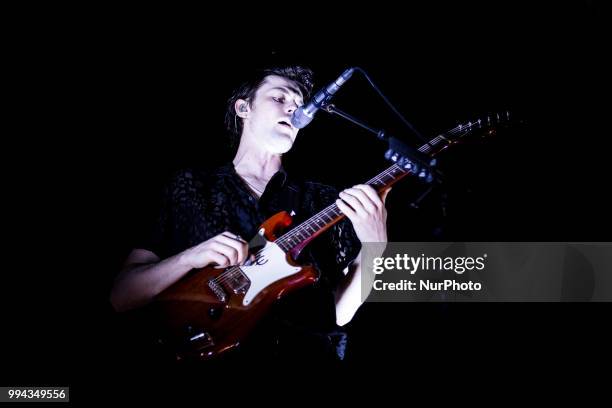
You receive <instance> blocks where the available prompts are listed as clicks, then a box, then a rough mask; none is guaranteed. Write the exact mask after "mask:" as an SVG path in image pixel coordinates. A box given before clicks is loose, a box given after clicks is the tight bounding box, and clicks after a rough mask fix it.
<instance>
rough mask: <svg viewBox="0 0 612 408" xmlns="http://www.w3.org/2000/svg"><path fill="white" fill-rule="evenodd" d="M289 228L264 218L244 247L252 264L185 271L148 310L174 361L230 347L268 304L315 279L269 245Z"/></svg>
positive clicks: (284, 219) (282, 217)
mask: <svg viewBox="0 0 612 408" xmlns="http://www.w3.org/2000/svg"><path fill="white" fill-rule="evenodd" d="M290 224H291V217H290V216H289V214H287V213H286V212H281V213H278V214H276V215H275V216H273V217H271V218H270V219H268V220H267V221H266V222H265V223H264V224H263V225H262V226H261V228H260V230H259V234H258V235H257V236H256V237H254V238H253V239H252V240H251V242H250V244H249V252H250V253H257V255H256V259H255V261H253V262H252V263H250V264H248V265H244V266H240V267H231V268H225V269H218V268H214V267H206V268H203V269H199V270H194V271H191V272H190V273H189V274H188V275H186V276H185V277H184V278H183V279H181V280H179V281H178V282H176V283H175V284H174V285H172V286H170V287H169V288H167V289H166V290H165V291H163V292H162V293H160V294H159V295H158V296H157V297H156V298H155V299H154V301H153V303H152V304H151V305H150V306H149V308H148V309H149V310H148V311H149V318H150V319H151V321H152V322H153V324H154V327H155V333H156V337H157V339H158V342H159V343H161V344H163V345H165V346H168V347H169V348H170V349H171V350H173V351H174V353H175V354H176V357H177V359H191V358H197V359H209V358H212V357H214V356H216V355H218V354H220V353H223V352H225V351H227V350H230V349H232V348H234V347H236V346H238V344H239V343H240V342H241V341H242V340H243V339H244V338H245V337H247V336H248V334H249V333H250V332H251V331H252V330H253V328H254V327H255V326H256V324H257V323H258V322H259V321H260V320H261V319H262V318H263V317H264V316H265V314H266V313H267V312H268V310H269V309H270V307H271V306H272V304H273V303H274V301H276V300H277V299H279V298H281V297H283V296H284V295H285V294H287V293H289V292H292V291H294V290H296V289H298V288H301V287H304V286H306V285H309V284H311V283H313V282H315V281H316V280H317V277H318V273H317V271H316V270H315V269H314V267H311V266H300V265H298V264H296V263H295V261H294V260H293V258H292V256H291V254H290V253H285V252H284V251H283V250H282V249H281V248H280V247H279V246H278V245H277V244H275V243H274V242H273V241H274V240H275V239H276V235H277V234H278V233H279V232H280V231H281V230H282V229H283V228H284V227H287V226H288V225H290Z"/></svg>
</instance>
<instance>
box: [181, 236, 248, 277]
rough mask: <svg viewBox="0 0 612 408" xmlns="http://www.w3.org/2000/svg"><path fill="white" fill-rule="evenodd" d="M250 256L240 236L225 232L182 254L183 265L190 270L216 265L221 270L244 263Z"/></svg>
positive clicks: (245, 243) (246, 245)
mask: <svg viewBox="0 0 612 408" xmlns="http://www.w3.org/2000/svg"><path fill="white" fill-rule="evenodd" d="M248 254H249V246H248V244H247V242H246V241H245V240H243V239H242V238H241V237H240V236H239V235H236V234H233V233H231V232H229V231H225V232H223V233H221V234H219V235H216V236H214V237H212V238H211V239H209V240H208V241H204V242H202V243H201V244H199V245H196V246H194V247H192V248H189V249H187V250H186V251H184V252H183V253H182V254H181V261H180V262H181V263H184V264H185V265H188V266H189V267H190V268H192V269H193V268H203V267H205V266H209V265H211V264H216V266H218V267H219V268H226V267H228V266H232V265H239V264H242V263H244V261H245V260H246V258H247V256H248Z"/></svg>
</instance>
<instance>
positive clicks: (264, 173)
mask: <svg viewBox="0 0 612 408" xmlns="http://www.w3.org/2000/svg"><path fill="white" fill-rule="evenodd" d="M232 162H233V164H234V168H235V169H236V173H238V174H239V175H241V176H242V177H246V178H250V179H256V180H261V181H265V182H266V183H267V182H268V181H270V179H271V178H272V176H274V174H276V173H277V172H278V171H279V170H280V168H281V155H279V154H270V153H269V152H264V151H262V150H260V149H257V148H253V147H252V146H251V148H249V149H246V148H244V147H243V146H242V145H241V146H240V147H239V148H238V152H237V153H236V157H234V160H233V161H232Z"/></svg>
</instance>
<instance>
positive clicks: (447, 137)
mask: <svg viewBox="0 0 612 408" xmlns="http://www.w3.org/2000/svg"><path fill="white" fill-rule="evenodd" d="M497 119H498V120H499V115H498V118H497ZM487 124H488V125H491V118H487ZM481 127H482V122H481V121H480V120H478V121H476V122H468V123H467V124H464V125H458V126H457V127H455V128H453V129H451V130H449V131H448V132H446V133H444V134H443V135H439V136H437V137H435V138H433V139H432V140H430V141H429V142H427V143H425V144H424V145H422V146H421V147H419V149H418V151H419V152H421V153H423V154H425V155H427V156H430V157H431V156H434V155H436V154H437V153H439V152H440V151H442V150H444V149H445V148H447V147H448V146H449V145H450V144H452V143H454V142H455V141H456V140H457V139H459V138H461V137H462V136H464V135H466V134H468V133H470V132H471V131H472V130H474V129H480V128H481ZM411 173H412V171H411V170H406V169H403V168H402V167H400V166H398V165H397V164H393V165H392V166H391V167H389V168H387V169H386V170H385V171H383V172H382V173H380V174H378V175H377V176H376V177H374V178H372V179H370V180H369V181H367V182H366V183H365V184H367V185H370V186H372V187H373V188H374V190H376V191H377V192H378V193H380V192H382V191H384V190H385V189H387V188H389V187H390V186H392V185H393V184H395V183H397V182H398V181H399V180H401V179H402V178H404V177H406V176H407V175H409V174H411ZM344 217H345V215H344V214H343V213H342V211H340V209H339V208H338V206H337V205H336V204H335V203H334V204H331V205H329V206H328V207H326V208H324V209H323V210H321V211H319V212H318V213H317V214H315V215H313V216H312V217H310V218H309V219H307V220H306V221H304V222H302V223H301V224H300V225H298V226H297V227H295V228H293V229H292V230H291V231H289V232H287V233H286V234H284V235H282V236H281V237H279V238H278V239H277V240H276V241H275V242H276V243H277V244H278V245H279V246H280V247H281V248H282V249H283V250H284V251H285V252H289V251H296V249H297V252H296V253H299V251H300V250H301V248H303V247H304V246H305V245H306V244H307V243H308V242H310V241H311V240H312V239H314V238H315V237H316V236H318V235H320V234H321V233H323V232H324V231H325V230H327V229H328V228H330V227H331V226H333V225H334V224H335V223H337V222H338V221H340V220H342V219H343V218H344Z"/></svg>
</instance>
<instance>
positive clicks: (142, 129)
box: [0, 1, 612, 402]
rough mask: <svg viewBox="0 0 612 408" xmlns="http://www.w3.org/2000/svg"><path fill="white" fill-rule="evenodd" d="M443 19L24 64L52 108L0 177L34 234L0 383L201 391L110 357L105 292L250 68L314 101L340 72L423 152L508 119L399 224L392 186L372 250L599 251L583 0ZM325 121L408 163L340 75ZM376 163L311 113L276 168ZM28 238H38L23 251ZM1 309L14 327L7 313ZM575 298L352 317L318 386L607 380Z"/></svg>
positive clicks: (589, 323) (264, 32) (595, 49)
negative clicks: (37, 69) (38, 67)
mask: <svg viewBox="0 0 612 408" xmlns="http://www.w3.org/2000/svg"><path fill="white" fill-rule="evenodd" d="M551 7H552V6H551ZM457 8H458V6H454V7H451V8H449V9H448V13H445V15H444V17H440V16H439V15H438V14H437V13H436V12H435V11H434V10H427V11H426V12H425V13H424V14H425V15H427V19H421V18H419V17H417V16H418V13H414V14H411V15H410V17H405V18H402V17H401V16H402V14H401V13H400V12H399V11H398V10H394V9H389V10H385V11H380V12H374V13H373V14H371V15H368V16H367V17H370V20H367V19H366V15H367V13H364V15H363V16H361V17H362V18H361V19H351V18H348V17H347V18H343V19H342V21H343V23H337V24H333V27H332V28H330V29H329V31H328V32H327V33H326V32H325V30H321V31H320V32H318V33H317V35H311V36H308V35H307V33H308V30H312V29H313V27H312V25H307V27H308V30H306V31H304V34H297V35H296V34H294V33H293V32H291V30H288V29H286V26H285V25H283V24H286V23H283V24H280V25H274V24H272V25H265V26H260V25H258V24H252V25H249V26H245V28H244V31H240V32H238V33H236V32H234V33H233V34H237V35H236V37H237V38H234V36H233V35H232V36H231V37H230V35H229V34H227V35H226V32H225V31H224V30H222V29H212V28H210V29H202V30H200V29H199V28H198V27H200V26H198V25H197V24H195V23H192V22H190V23H189V24H184V25H183V24H179V23H178V22H176V21H175V22H174V23H172V25H163V27H156V24H153V22H152V21H148V20H146V19H144V20H138V21H139V23H138V24H137V23H136V22H135V21H134V20H130V19H129V18H126V19H125V21H121V22H120V23H117V24H116V25H112V27H109V26H107V25H105V24H102V25H101V27H105V29H101V30H95V32H94V33H90V35H88V36H87V40H84V39H78V38H76V37H78V35H77V34H76V33H74V32H72V33H70V32H66V33H64V34H61V35H58V38H59V40H58V42H57V43H59V44H62V45H61V46H59V49H55V50H54V51H53V50H52V46H53V44H55V42H53V41H50V40H49V44H46V42H45V41H46V40H45V39H41V40H40V44H43V45H40V52H41V53H42V54H45V55H46V56H47V57H48V58H51V59H53V60H54V61H56V63H55V64H52V67H50V68H49V69H53V70H55V71H57V72H56V73H57V74H58V75H57V76H55V75H48V76H46V77H47V78H48V81H49V82H53V83H49V84H48V85H47V86H48V88H47V89H48V90H49V92H47V93H45V95H46V96H45V98H44V100H45V101H48V102H49V104H50V105H53V99H54V98H53V97H51V96H49V95H50V94H56V95H57V93H58V92H60V91H61V90H64V92H60V93H59V94H60V95H63V98H64V99H67V100H69V101H67V102H69V103H67V104H66V106H70V108H62V107H61V106H63V103H62V104H57V105H56V106H55V109H58V112H57V115H54V119H53V121H52V122H51V123H52V124H53V128H54V129H55V130H54V131H53V132H52V134H53V136H52V137H51V136H49V137H43V138H41V140H40V141H37V142H36V143H35V145H36V146H37V148H36V149H35V151H29V153H28V157H29V159H30V160H32V163H33V166H26V168H25V169H23V170H21V169H20V170H15V169H13V172H15V171H17V172H19V173H21V175H22V176H23V177H25V178H26V179H27V180H28V183H27V185H28V186H30V187H31V186H34V187H35V188H36V193H33V192H32V191H31V189H30V188H29V187H28V188H24V187H23V185H24V184H22V183H21V182H20V183H17V184H18V185H19V186H20V187H19V190H16V191H18V192H19V194H22V193H23V196H24V197H27V199H26V201H27V203H28V204H25V205H22V204H20V203H19V202H17V204H16V207H20V208H19V209H21V210H26V212H29V213H32V212H35V213H36V214H37V218H38V216H40V218H42V222H41V223H38V222H36V226H37V229H33V227H30V226H28V227H26V226H24V225H19V224H20V222H19V220H9V222H10V223H12V222H16V221H17V224H18V225H16V227H17V228H16V230H17V231H20V232H18V233H16V234H17V235H16V239H15V242H23V243H24V244H23V245H22V246H21V250H18V251H17V252H14V253H13V255H11V256H9V257H11V258H14V259H19V260H20V261H19V264H20V268H19V269H15V268H7V270H6V272H5V274H8V275H12V276H10V277H9V283H10V284H9V285H6V286H5V287H6V288H8V291H9V292H13V293H10V294H11V295H12V296H9V297H5V299H4V300H3V301H5V302H6V303H5V304H3V312H2V313H3V316H5V317H3V320H4V321H5V322H6V323H5V324H7V325H8V327H12V329H10V330H7V331H5V335H4V336H3V341H2V342H3V346H2V349H3V350H2V372H3V374H2V382H1V383H0V384H7V385H8V384H15V385H17V384H26V385H27V384H31V385H34V384H57V385H64V384H66V385H69V386H70V387H71V398H72V399H73V401H81V402H82V401H91V399H93V398H98V394H97V393H98V391H97V389H98V388H97V386H96V385H95V384H103V383H105V384H106V387H107V389H109V388H113V387H117V388H118V389H119V391H117V392H118V393H120V394H129V393H130V391H129V390H130V389H131V388H130V387H131V385H130V384H131V383H132V382H134V383H135V384H136V383H137V384H138V386H137V388H138V389H144V388H146V387H149V384H150V383H149V380H150V381H153V383H155V384H160V383H163V381H164V379H168V381H172V380H177V381H176V382H178V379H182V378H184V377H183V375H185V376H187V373H188V372H189V373H192V372H197V373H198V374H196V377H194V376H193V375H189V376H188V377H189V381H195V382H198V381H199V380H198V379H199V378H200V377H198V376H206V375H207V372H206V370H204V372H202V371H201V369H198V370H191V369H190V368H188V369H185V370H183V369H182V368H180V367H179V368H176V367H174V368H167V367H166V368H164V369H167V370H168V371H163V370H162V371H163V372H160V371H156V370H155V368H154V367H151V366H150V365H148V364H146V363H145V364H143V362H142V360H140V359H139V358H140V357H138V358H136V357H134V358H133V359H132V358H131V357H130V350H131V349H130V348H129V347H128V346H126V344H125V343H126V342H124V341H123V340H124V337H123V332H122V331H121V330H120V329H119V328H120V325H119V323H118V321H117V318H116V315H115V314H114V313H113V311H112V308H111V306H110V303H109V301H108V295H109V291H110V287H111V284H112V280H113V278H114V276H115V274H116V273H117V272H118V270H119V268H120V267H121V262H122V261H123V259H124V258H125V256H126V255H127V254H128V253H129V250H130V249H131V247H132V246H131V244H132V242H133V241H134V239H135V236H136V234H138V231H139V230H140V228H142V227H143V223H144V220H145V219H146V218H147V216H148V215H150V213H151V212H152V211H153V209H154V208H155V207H154V203H155V199H156V197H157V196H158V193H159V191H160V189H161V188H162V186H163V185H164V183H165V181H166V180H167V179H168V177H170V176H171V175H172V174H173V172H175V171H176V170H178V169H180V168H184V167H204V168H208V167H210V168H212V167H214V166H216V165H219V164H222V163H225V162H227V161H230V160H231V159H232V151H231V150H230V148H229V146H228V141H227V138H226V136H225V129H224V126H223V117H224V112H225V101H226V100H227V98H228V97H229V95H230V93H231V91H232V89H233V88H234V87H235V86H236V85H238V83H239V81H240V79H241V73H243V72H244V71H245V70H249V69H251V68H256V67H259V66H263V65H270V64H283V63H289V62H290V63H301V64H304V65H307V66H309V67H311V68H312V69H313V71H314V72H315V91H316V90H318V89H319V88H320V87H322V86H324V85H326V84H327V83H329V82H330V81H332V80H333V79H335V78H336V77H337V76H338V75H339V74H340V73H341V72H342V71H343V70H344V69H346V68H348V67H351V66H359V67H361V68H363V69H364V70H366V71H367V72H368V74H369V75H370V76H371V78H372V80H373V81H375V83H376V84H377V85H378V86H379V87H380V88H381V90H382V91H383V92H384V93H385V94H386V95H387V96H388V98H389V99H390V100H391V101H392V102H393V103H394V104H395V106H396V107H397V108H398V109H399V111H400V112H402V113H403V114H404V115H405V116H406V118H407V119H408V120H409V121H410V122H411V123H412V124H413V125H414V126H415V127H416V128H417V129H418V130H419V131H420V133H422V134H423V135H424V136H425V137H426V138H427V139H431V138H433V137H435V136H436V135H438V134H441V133H444V132H445V131H447V130H449V129H451V128H453V127H455V126H456V125H457V124H459V123H465V122H467V121H470V120H472V121H473V120H476V119H478V118H484V117H486V115H494V114H495V113H497V112H506V111H508V112H510V115H511V118H512V121H511V122H510V123H508V124H507V125H504V126H496V127H495V132H492V134H487V133H486V132H475V133H474V135H473V136H474V137H468V138H466V140H465V141H464V143H461V144H458V145H456V146H452V147H451V148H449V149H448V150H446V151H445V152H443V153H442V154H441V155H440V156H439V166H440V170H441V171H442V172H443V173H444V174H445V177H446V179H445V182H444V183H442V184H441V185H439V186H437V187H436V188H434V189H433V190H432V191H431V193H430V194H428V195H427V196H425V197H424V198H423V199H422V200H421V201H420V202H419V204H418V205H417V206H414V205H411V204H413V203H414V202H415V200H416V199H417V198H418V197H419V196H421V195H422V194H423V192H424V191H425V190H426V189H427V187H428V186H427V185H426V184H424V183H423V182H421V181H418V180H416V179H415V178H408V179H406V180H403V181H401V182H400V183H398V184H397V185H396V186H395V187H394V188H393V190H392V191H391V193H390V195H389V197H388V200H387V208H388V214H389V216H388V230H389V241H610V217H609V208H611V206H610V199H609V197H607V190H608V189H609V188H606V187H605V186H606V185H608V184H609V182H607V176H608V174H609V172H610V171H609V168H608V165H607V164H608V162H609V160H608V158H607V151H606V150H605V148H604V147H603V146H604V145H605V144H606V142H605V140H604V139H605V138H606V137H607V133H606V132H605V131H604V130H603V127H602V122H603V118H604V117H605V116H604V109H603V105H602V104H601V103H600V102H599V99H600V98H601V97H604V98H605V97H606V94H605V93H604V91H603V90H604V89H605V87H606V86H607V84H608V81H609V80H608V75H607V74H608V72H609V70H608V69H606V66H605V64H604V62H603V59H604V39H603V37H602V35H603V33H602V31H603V21H602V20H603V18H602V17H601V16H600V12H601V10H600V9H599V7H598V6H597V5H596V4H594V2H590V1H583V2H575V4H574V5H571V6H570V5H567V6H560V5H558V6H557V5H556V6H554V8H551V9H549V8H546V7H544V6H538V7H535V6H526V5H525V6H513V7H510V6H508V7H505V6H501V5H500V6H498V7H490V6H489V8H485V9H482V8H476V7H475V10H474V13H472V10H463V13H464V14H465V15H464V14H455V13H456V12H457V11H458V10H456V9H457ZM421 12H422V11H421ZM379 13H380V14H379ZM404 16H405V14H404ZM315 20H316V19H315ZM276 21H278V20H276ZM350 21H354V22H355V24H351V23H350ZM357 21H360V22H357ZM368 21H377V23H375V24H372V23H368ZM318 25H319V24H318V23H317V24H315V27H314V28H316V26H318ZM321 26H323V24H322V23H321ZM194 27H195V28H194ZM228 31H229V29H228ZM341 34H343V35H341ZM270 38H273V40H272V41H266V40H269V39H270ZM300 39H303V41H300ZM49 47H51V48H49ZM75 51H79V52H82V54H78V53H75ZM77 55H82V56H81V57H78V56H77ZM57 78H63V80H62V84H63V83H64V82H63V81H65V83H66V84H68V83H70V91H68V90H67V88H68V86H66V88H64V86H63V85H61V84H59V83H57ZM333 102H334V104H336V105H337V106H338V107H339V108H341V109H343V110H345V111H347V112H349V113H351V114H353V115H354V116H356V117H358V118H360V119H362V120H364V121H366V122H368V123H369V124H371V125H372V126H374V127H378V128H383V129H385V130H387V131H388V132H389V133H392V134H393V135H396V136H397V137H399V138H401V139H402V140H404V141H405V142H407V143H408V144H409V145H410V146H413V147H416V146H420V145H421V144H422V143H421V142H419V140H418V139H417V137H416V136H415V135H414V134H413V133H412V132H410V131H409V130H408V129H407V128H406V127H405V126H403V125H402V123H401V122H400V121H399V120H398V119H397V118H396V117H395V116H394V115H393V114H392V113H391V112H390V111H389V109H388V108H387V106H386V105H385V104H384V102H383V101H382V100H381V99H380V98H379V97H378V96H377V94H376V93H375V92H374V91H373V90H372V89H371V88H370V87H369V85H368V83H367V81H366V80H365V79H364V78H363V77H362V76H360V75H359V74H355V75H354V76H353V78H352V79H351V80H350V82H348V83H347V84H345V85H344V86H343V88H342V89H341V90H340V91H339V92H338V94H337V95H336V96H335V97H334V100H333ZM60 105H61V106H60ZM66 109H69V111H68V112H67V111H66ZM65 120H66V121H67V120H70V123H67V122H65ZM37 126H41V124H38V125H37ZM44 127H45V126H44V125H42V126H41V127H40V129H44ZM37 133H38V134H42V132H37ZM68 135H69V136H68ZM25 144H26V145H27V144H28V143H27V142H26V143H25ZM24 148H25V149H27V148H28V146H24ZM385 149H386V147H385V144H384V143H383V142H381V141H380V140H377V139H376V137H375V136H374V135H372V134H370V133H367V132H366V131H364V130H362V129H359V128H357V127H356V126H354V125H352V124H350V123H349V122H346V121H344V120H342V119H340V118H338V117H333V116H331V115H329V114H327V113H325V112H319V113H317V116H316V118H315V119H314V121H313V122H312V124H311V125H309V126H308V127H307V128H305V129H304V130H303V131H301V132H300V134H299V135H298V139H297V142H296V144H295V145H294V147H293V149H292V151H291V152H290V153H288V154H287V155H286V156H285V157H284V164H285V166H286V168H287V170H288V171H289V172H291V173H292V174H295V175H298V176H300V177H304V178H308V179H312V180H317V181H320V182H322V183H325V184H329V185H333V186H334V187H337V188H339V189H342V188H346V187H349V186H352V185H354V184H358V183H361V182H364V181H366V180H368V179H369V178H371V177H372V176H374V175H375V174H377V173H379V172H380V171H381V170H383V169H384V168H386V167H388V166H389V165H390V164H389V163H388V162H387V161H386V160H385V158H384V157H383V156H384V153H385ZM32 180H35V181H36V182H35V183H32ZM7 188H8V187H7ZM30 206H31V207H30ZM33 238H34V242H36V241H38V240H41V239H42V240H44V244H43V245H42V247H43V248H42V249H40V250H38V249H36V250H35V254H32V252H31V250H32V249H33V247H34V248H36V247H37V246H38V245H37V244H35V243H33V241H32V239H33ZM32 259H35V261H32ZM16 270H18V271H20V272H19V274H18V275H16V276H15V275H14V274H15V271H16ZM3 286H4V285H3ZM15 287H19V288H24V291H23V292H24V295H23V296H22V295H19V294H18V293H17V291H13V289H12V288H15ZM19 292H21V290H20V291H19ZM15 298H18V299H17V304H18V305H19V306H18V307H17V308H16V309H18V313H14V312H13V311H12V310H14V309H15V306H14V305H15V303H13V301H12V300H9V299H15ZM577 300H581V301H580V302H574V303H563V304H560V303H470V304H454V303H366V304H365V305H364V306H362V308H361V309H360V311H359V312H358V314H357V316H356V317H355V319H354V320H353V321H352V322H351V323H350V325H349V332H350V335H351V344H350V345H349V347H348V349H347V357H346V361H345V364H344V366H343V367H341V368H339V369H338V370H339V372H343V373H344V374H343V375H346V376H353V377H356V378H359V376H361V375H363V376H367V375H372V376H374V375H378V376H382V375H387V376H388V375H390V374H389V372H390V371H392V370H393V371H395V370H400V371H406V370H407V371H408V372H411V373H412V375H414V376H418V377H421V376H432V375H438V376H439V375H440V374H441V373H446V374H448V375H461V374H460V373H462V372H463V371H464V370H465V369H466V368H467V367H470V366H472V367H476V368H478V369H479V370H481V371H482V372H493V371H502V372H506V371H507V370H511V369H519V370H525V368H526V367H528V366H531V365H536V366H538V367H540V368H541V369H542V370H549V371H552V372H555V371H557V373H558V372H559V371H558V370H561V371H563V370H567V371H566V372H568V373H575V372H574V371H572V370H574V368H572V367H576V368H575V369H576V370H579V371H587V370H589V368H588V364H589V363H590V362H593V361H604V360H607V361H608V362H609V358H610V354H609V345H610V344H612V339H611V338H610V334H609V333H607V332H606V331H605V328H604V326H605V325H606V324H605V323H604V322H605V321H607V320H609V312H610V307H609V304H602V303H588V300H589V298H588V297H585V298H580V299H577ZM7 334H8V336H7ZM130 347H131V346H130ZM140 364H142V365H140ZM295 368H296V367H289V368H286V369H285V370H286V371H284V372H290V371H291V370H292V369H295ZM102 370H104V371H105V372H107V373H108V374H100V373H101V372H102ZM526 371H529V370H526ZM264 372H265V369H264ZM368 373H369V374H368ZM375 373H377V374H375ZM381 373H382V374H381ZM453 373H454V374H453ZM215 375H216V374H215ZM525 375H526V376H527V377H529V376H535V374H533V373H529V372H528V373H527V374H525ZM170 377H172V378H170ZM534 378H535V377H534ZM175 385H176V384H175ZM389 388H391V387H390V386H389ZM160 392H162V391H160ZM162 394H163V392H162ZM132 397H134V396H133V395H132ZM100 398H102V399H109V400H113V397H110V396H107V397H104V396H100Z"/></svg>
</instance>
